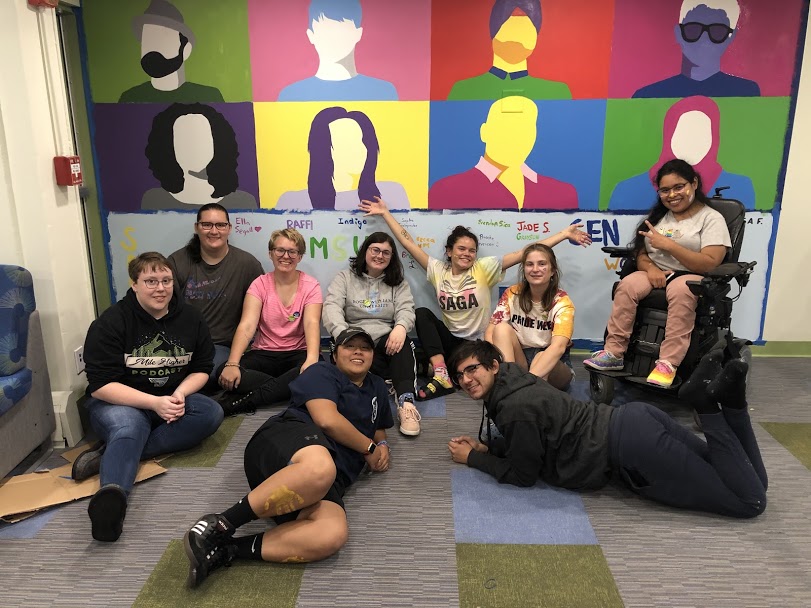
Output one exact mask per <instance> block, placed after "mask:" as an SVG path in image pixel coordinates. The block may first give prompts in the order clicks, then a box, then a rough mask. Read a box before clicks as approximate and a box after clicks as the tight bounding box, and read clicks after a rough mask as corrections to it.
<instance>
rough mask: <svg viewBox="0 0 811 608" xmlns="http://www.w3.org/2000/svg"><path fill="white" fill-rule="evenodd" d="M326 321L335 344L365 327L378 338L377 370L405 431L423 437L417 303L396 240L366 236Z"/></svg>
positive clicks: (339, 280)
mask: <svg viewBox="0 0 811 608" xmlns="http://www.w3.org/2000/svg"><path fill="white" fill-rule="evenodd" d="M321 321H322V322H323V323H324V327H325V328H326V329H327V331H328V332H329V333H330V335H331V336H332V337H333V339H335V337H336V336H338V334H340V333H341V332H342V331H343V330H345V329H346V328H348V327H360V328H362V329H363V330H364V331H365V332H366V333H368V334H369V335H370V336H372V339H373V340H374V341H375V352H374V361H373V363H372V370H371V371H372V373H374V374H377V375H378V376H382V377H384V378H390V379H391V381H392V384H393V385H394V390H395V393H396V394H397V415H398V418H399V421H400V432H401V433H403V434H404V435H412V436H414V435H419V434H420V414H419V412H418V411H417V408H416V407H414V392H415V391H416V377H417V361H416V359H415V357H414V343H413V342H412V341H411V340H410V339H409V338H408V332H409V331H411V330H412V329H413V327H414V298H413V296H412V295H411V289H410V288H409V286H408V282H407V281H406V280H405V277H404V276H403V265H402V263H401V262H400V256H399V255H398V253H397V245H395V244H394V239H392V238H391V236H389V235H388V234H386V233H385V232H375V233H373V234H370V235H369V236H368V237H366V240H365V241H363V244H362V245H361V246H360V249H359V250H358V255H357V257H354V258H351V259H350V260H349V268H347V269H345V270H342V271H341V272H339V273H338V275H337V276H336V277H335V278H334V279H333V280H332V283H330V286H329V289H328V290H327V297H326V299H325V300H324V307H323V310H322V312H321Z"/></svg>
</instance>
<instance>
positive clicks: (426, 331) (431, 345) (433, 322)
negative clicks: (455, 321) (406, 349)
mask: <svg viewBox="0 0 811 608" xmlns="http://www.w3.org/2000/svg"><path fill="white" fill-rule="evenodd" d="M416 315H417V321H416V327H417V336H418V337H419V339H420V344H422V350H423V351H424V352H425V357H426V358H427V359H430V358H431V357H433V356H435V355H442V356H443V357H445V358H447V357H449V356H450V354H451V353H452V352H453V351H454V350H456V349H457V348H458V347H459V346H460V345H462V344H464V343H465V342H469V341H470V340H465V339H464V338H457V337H456V336H454V335H453V334H452V333H451V330H450V329H448V328H447V327H445V324H444V323H443V322H442V321H440V320H439V319H437V317H436V315H435V314H434V313H433V312H431V311H430V310H428V309H427V308H418V309H417V310H416Z"/></svg>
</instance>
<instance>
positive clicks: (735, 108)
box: [599, 97, 791, 211]
mask: <svg viewBox="0 0 811 608" xmlns="http://www.w3.org/2000/svg"><path fill="white" fill-rule="evenodd" d="M691 100H698V101H691ZM790 102H791V99H790V98H788V97H757V98H737V97H736V98H723V99H714V100H707V99H706V98H697V97H696V98H687V99H685V100H681V101H679V100H676V99H609V100H608V102H607V104H608V105H607V109H606V125H605V139H604V143H603V170H602V176H601V180H600V182H601V183H600V205H599V208H600V209H601V210H606V209H611V208H612V207H614V206H615V205H614V204H609V201H610V200H611V195H612V193H613V192H614V190H615V187H616V186H617V185H618V184H619V183H621V182H623V181H624V180H629V179H632V178H634V177H635V176H640V175H642V174H646V173H647V172H648V171H649V170H650V168H651V167H652V166H653V165H654V164H656V163H657V162H658V160H659V156H660V154H661V153H662V149H663V139H664V136H663V130H664V124H665V123H666V115H667V114H668V110H669V109H670V108H671V106H673V105H674V104H676V103H680V104H687V105H689V104H690V103H694V105H695V106H699V107H700V106H707V107H709V108H712V107H713V104H714V105H715V106H717V112H718V115H719V116H720V118H719V119H718V125H717V127H718V133H719V135H718V152H717V161H718V163H720V165H721V166H722V167H723V170H724V171H725V172H728V173H731V174H734V175H735V176H736V177H735V179H737V180H738V182H741V181H744V182H746V184H747V188H748V191H749V193H750V196H751V197H752V198H753V199H754V201H746V200H743V197H742V196H741V195H740V194H739V192H740V190H736V191H734V192H733V189H730V192H728V193H727V194H728V195H729V196H731V197H733V198H740V199H741V200H742V202H744V204H746V205H747V208H754V209H757V210H762V211H770V210H771V209H772V208H773V207H774V203H775V198H776V196H777V186H778V183H777V180H778V177H779V173H780V167H781V165H782V162H783V150H784V146H785V138H786V131H787V129H788V116H789V107H790ZM680 120H681V119H679V121H680ZM704 120H705V121H706V124H708V125H712V128H715V127H716V125H713V124H712V123H713V120H714V119H710V120H709V121H707V119H706V117H705V118H704ZM687 122H688V123H689V121H687ZM700 124H702V123H701V121H700V120H699V121H694V122H693V123H692V126H688V127H687V129H685V131H686V132H687V133H688V136H687V138H686V141H687V142H688V146H689V143H690V135H691V131H692V132H695V131H696V130H697V128H698V127H697V125H700ZM665 143H667V144H668V146H669V145H670V142H665ZM710 154H711V153H710ZM749 180H751V185H750V184H749ZM721 182H724V183H721ZM731 183H733V182H730V181H729V180H727V179H724V180H720V181H719V182H718V183H717V184H716V185H718V186H722V185H730V184H731ZM736 193H737V194H736ZM707 194H708V195H712V191H709V192H707ZM645 196H647V194H645ZM654 200H655V198H654V193H653V188H652V187H651V189H650V196H649V198H648V200H646V201H641V202H638V203H637V202H635V204H638V205H639V208H640V209H642V208H645V209H647V208H649V207H650V206H651V205H653V202H654ZM752 202H754V204H752ZM635 208H636V207H635Z"/></svg>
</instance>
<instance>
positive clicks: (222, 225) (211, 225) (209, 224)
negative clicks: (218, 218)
mask: <svg viewBox="0 0 811 608" xmlns="http://www.w3.org/2000/svg"><path fill="white" fill-rule="evenodd" d="M197 225H198V226H200V228H202V229H203V230H211V229H212V228H214V227H216V228H217V230H225V229H226V228H228V226H230V225H231V222H197Z"/></svg>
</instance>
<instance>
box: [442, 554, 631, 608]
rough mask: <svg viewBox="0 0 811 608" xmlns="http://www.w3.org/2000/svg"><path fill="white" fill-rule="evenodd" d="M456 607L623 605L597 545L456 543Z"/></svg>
mask: <svg viewBox="0 0 811 608" xmlns="http://www.w3.org/2000/svg"><path fill="white" fill-rule="evenodd" d="M456 561H457V567H458V572H459V606H460V607H461V608H468V607H469V608H473V607H476V608H489V607H494V608H495V607H497V606H498V607H503V606H544V607H549V608H557V607H561V608H569V607H571V608H586V607H589V608H597V607H600V608H603V607H605V608H613V607H615V606H623V602H622V599H621V598H620V595H619V591H618V590H617V586H616V584H615V583H614V578H613V576H611V572H610V570H609V569H608V564H607V563H606V561H605V557H604V556H603V552H602V550H601V549H600V547H599V546H597V545H489V544H488V545H484V544H457V545H456Z"/></svg>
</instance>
